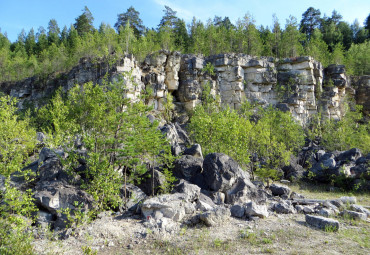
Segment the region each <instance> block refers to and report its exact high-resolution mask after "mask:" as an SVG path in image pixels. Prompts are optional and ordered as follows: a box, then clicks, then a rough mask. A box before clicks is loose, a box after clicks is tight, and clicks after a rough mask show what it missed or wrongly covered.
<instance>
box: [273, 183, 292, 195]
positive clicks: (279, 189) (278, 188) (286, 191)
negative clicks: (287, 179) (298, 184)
mask: <svg viewBox="0 0 370 255" xmlns="http://www.w3.org/2000/svg"><path fill="white" fill-rule="evenodd" d="M269 188H270V190H271V192H272V195H274V196H283V195H285V196H288V197H289V196H290V193H291V192H292V191H291V190H290V188H289V187H287V186H285V185H281V184H276V183H273V184H271V185H270V187H269Z"/></svg>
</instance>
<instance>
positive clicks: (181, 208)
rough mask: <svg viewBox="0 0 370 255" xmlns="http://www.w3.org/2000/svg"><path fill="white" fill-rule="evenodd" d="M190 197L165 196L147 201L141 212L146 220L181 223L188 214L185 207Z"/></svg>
mask: <svg viewBox="0 0 370 255" xmlns="http://www.w3.org/2000/svg"><path fill="white" fill-rule="evenodd" d="M187 199H188V197H187V196H186V194H183V193H174V194H165V195H160V196H157V197H153V198H149V199H147V200H145V201H144V202H143V203H142V205H141V212H142V214H143V216H144V217H145V218H148V216H150V217H153V218H155V219H160V218H161V217H166V218H169V219H171V220H173V221H176V222H180V221H181V220H182V219H183V218H184V217H185V214H186V211H185V207H189V206H188V205H186V203H190V202H189V201H187Z"/></svg>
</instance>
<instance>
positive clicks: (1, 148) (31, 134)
mask: <svg viewBox="0 0 370 255" xmlns="http://www.w3.org/2000/svg"><path fill="white" fill-rule="evenodd" d="M0 119H1V122H0V174H2V175H4V176H9V175H10V174H11V173H13V172H15V171H18V170H19V169H20V168H21V165H23V164H24V163H25V162H26V160H27V159H28V156H29V154H31V153H32V152H33V151H34V149H35V146H36V131H35V129H33V128H32V127H30V123H29V118H27V117H25V118H24V119H23V120H21V119H19V117H18V116H17V107H16V100H15V99H14V98H11V97H9V96H0Z"/></svg>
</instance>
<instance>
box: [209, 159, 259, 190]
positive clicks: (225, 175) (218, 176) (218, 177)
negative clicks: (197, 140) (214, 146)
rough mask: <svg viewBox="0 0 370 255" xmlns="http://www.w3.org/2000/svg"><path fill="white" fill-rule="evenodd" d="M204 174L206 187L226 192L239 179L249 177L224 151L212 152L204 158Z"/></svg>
mask: <svg viewBox="0 0 370 255" xmlns="http://www.w3.org/2000/svg"><path fill="white" fill-rule="evenodd" d="M203 176H204V181H205V184H206V186H207V187H206V189H208V190H211V191H225V192H226V191H227V190H229V189H231V188H232V187H233V186H234V184H235V183H236V182H237V181H238V180H239V179H247V180H248V179H249V175H248V174H247V173H246V172H244V171H243V170H242V169H241V168H240V167H239V165H238V163H237V162H236V161H235V160H233V159H232V158H231V157H229V156H227V155H225V154H222V153H210V154H208V155H207V156H206V157H205V158H204V162H203ZM252 185H253V184H252Z"/></svg>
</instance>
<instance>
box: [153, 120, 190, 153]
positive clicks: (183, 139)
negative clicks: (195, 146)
mask: <svg viewBox="0 0 370 255" xmlns="http://www.w3.org/2000/svg"><path fill="white" fill-rule="evenodd" d="M160 130H161V132H162V133H163V134H164V135H165V136H166V138H167V139H168V140H169V141H170V144H171V151H172V154H173V155H175V156H178V155H180V154H181V153H182V152H183V151H184V150H185V149H186V147H187V146H189V145H190V139H189V136H188V134H187V133H186V132H185V130H183V129H182V128H181V126H180V125H179V124H178V123H177V122H176V123H170V124H165V125H164V126H163V127H161V128H160Z"/></svg>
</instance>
